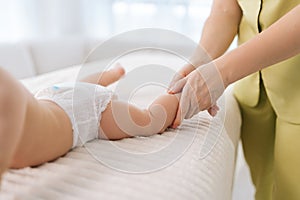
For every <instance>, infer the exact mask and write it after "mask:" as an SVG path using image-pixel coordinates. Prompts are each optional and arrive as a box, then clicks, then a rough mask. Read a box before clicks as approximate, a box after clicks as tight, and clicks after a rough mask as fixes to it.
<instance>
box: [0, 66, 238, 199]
mask: <svg viewBox="0 0 300 200" xmlns="http://www.w3.org/2000/svg"><path fill="white" fill-rule="evenodd" d="M77 72H78V67H72V68H68V69H64V70H60V71H57V72H53V73H49V74H46V75H42V76H39V77H35V78H32V79H27V80H24V81H23V83H24V84H25V85H26V86H27V87H28V88H30V90H31V91H32V92H35V91H36V90H37V89H38V88H41V87H44V86H46V85H50V84H52V83H56V82H61V81H72V80H73V79H74V78H72V77H75V76H76V73H77ZM153 93H155V92H153V91H152V90H151V91H148V92H147V94H149V95H150V94H153ZM148 100H149V97H148V96H147V95H144V96H142V97H140V99H139V100H138V101H140V102H143V101H145V102H146V101H148ZM221 111H222V113H221V114H220V115H222V114H223V115H224V114H225V112H226V117H225V128H222V127H223V123H222V121H217V123H215V124H214V125H213V126H212V127H210V130H211V131H210V136H208V137H206V136H207V131H208V129H209V125H210V122H211V119H212V118H211V117H210V116H208V114H207V113H206V112H201V113H200V114H199V115H197V116H196V117H194V118H193V119H191V120H186V121H185V122H184V123H183V125H182V126H181V127H180V128H179V129H178V130H173V129H170V130H168V131H166V132H165V133H164V134H161V135H154V136H152V137H148V138H144V137H138V138H130V139H123V140H120V141H114V142H109V141H97V140H96V141H92V142H90V143H88V144H87V147H88V150H93V151H94V152H101V153H102V154H101V155H103V156H106V158H105V160H106V162H111V163H112V164H116V165H117V166H123V167H124V168H125V169H126V168H128V169H130V167H132V168H134V167H135V166H134V164H133V163H130V160H126V159H125V158H122V157H121V155H117V154H115V153H113V152H111V151H112V150H111V148H110V147H111V144H113V145H116V146H117V147H119V148H121V149H125V150H127V151H129V152H130V151H132V152H133V153H146V154H147V152H148V153H149V152H150V153H151V152H153V151H157V150H158V149H160V148H163V147H166V146H168V145H169V144H171V143H172V141H174V139H175V138H176V137H179V138H180V140H182V141H192V143H191V144H190V146H189V147H188V148H187V149H185V150H186V151H182V152H181V154H180V155H179V156H178V159H176V160H174V162H172V163H167V164H165V165H164V166H162V168H161V169H159V170H154V171H153V172H147V173H138V174H132V173H126V172H121V171H119V170H115V169H112V168H111V167H109V166H107V165H106V164H107V163H101V162H99V161H98V160H97V159H95V158H94V157H93V156H92V155H91V154H90V153H89V152H88V151H87V149H86V148H84V147H82V148H76V149H74V150H72V151H71V152H69V153H68V154H66V155H65V156H64V157H61V158H59V159H57V160H55V161H53V162H49V163H46V164H43V165H42V166H39V167H35V168H30V167H28V168H25V169H20V170H9V171H8V172H7V173H6V174H5V175H4V177H3V182H2V188H1V191H0V199H1V200H9V199H22V200H23V199H32V200H35V199H36V200H38V199H55V200H57V199H63V200H68V199H74V200H75V199H109V200H115V199H116V200H117V199H125V200H126V199H128V200H129V199H130V200H134V199H136V200H140V199H147V200H148V199H149V200H150V199H151V200H152V199H155V200H160V199H161V200H166V199H172V200H181V199H182V200H183V199H184V200H187V199H188V200H199V199H203V200H219V199H220V200H226V199H231V191H232V182H233V174H234V166H235V153H236V144H237V141H238V137H239V127H240V116H239V112H238V107H237V104H236V102H235V101H234V99H233V97H232V95H231V91H230V90H228V91H226V106H225V107H222V108H221ZM220 130H221V132H220ZM204 143H205V144H204ZM203 144H204V145H203ZM206 147H213V148H212V150H211V151H209V150H207V149H205V148H206ZM53 148H55V147H53ZM180 148H181V147H178V149H180ZM208 152H209V153H208ZM176 153H178V152H176ZM203 153H206V154H207V155H206V156H204V155H203ZM109 155H111V156H109ZM167 156H168V154H164V153H161V154H159V153H158V155H157V156H156V157H155V160H152V158H149V160H147V157H146V156H145V157H144V160H143V164H146V165H145V166H155V164H157V163H160V162H161V163H164V160H165V159H167ZM154 162H155V163H154ZM150 171H151V170H150Z"/></svg>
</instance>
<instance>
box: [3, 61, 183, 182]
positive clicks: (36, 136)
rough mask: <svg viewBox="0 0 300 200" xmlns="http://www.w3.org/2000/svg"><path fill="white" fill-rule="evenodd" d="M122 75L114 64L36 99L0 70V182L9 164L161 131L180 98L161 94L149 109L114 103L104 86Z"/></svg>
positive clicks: (27, 162) (16, 165)
mask: <svg viewBox="0 0 300 200" xmlns="http://www.w3.org/2000/svg"><path fill="white" fill-rule="evenodd" d="M124 74H125V70H124V68H123V67H122V66H120V65H118V66H116V67H115V68H113V69H111V70H108V71H105V72H102V73H97V74H94V75H91V76H88V77H86V78H85V79H83V80H81V81H80V82H76V83H62V84H57V85H54V86H52V87H49V88H46V89H43V90H41V91H39V92H38V93H37V94H36V95H35V97H34V96H33V95H32V94H31V93H30V92H29V91H28V90H26V89H25V87H24V86H23V85H22V84H21V83H20V82H18V81H17V80H16V79H14V78H13V77H12V76H11V75H10V74H8V73H7V72H6V71H5V70H3V69H2V68H0V180H1V175H2V174H3V172H5V170H6V169H7V168H23V167H27V166H37V165H40V164H42V163H45V162H47V161H51V160H54V159H56V158H58V157H60V156H62V155H64V154H66V153H67V152H68V151H69V150H70V149H72V148H74V147H77V146H82V145H83V144H84V143H86V142H88V141H91V140H93V139H96V138H99V139H109V140H117V139H122V138H126V137H132V136H149V135H153V134H156V133H162V132H163V131H164V130H165V129H166V128H167V127H169V126H170V125H171V124H172V122H173V120H174V118H175V115H176V112H177V108H178V97H176V96H175V95H171V94H165V95H161V96H159V97H158V98H157V99H156V100H155V101H154V102H153V103H152V104H151V105H150V106H149V107H148V109H139V108H137V107H135V106H133V105H131V104H128V103H126V102H121V101H118V100H117V99H116V98H113V96H114V95H113V93H112V91H110V90H109V89H107V88H106V87H105V86H108V85H110V84H111V83H113V82H115V81H117V80H119V79H120V78H121V77H122V76H123V75H124Z"/></svg>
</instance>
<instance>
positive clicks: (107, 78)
mask: <svg viewBox="0 0 300 200" xmlns="http://www.w3.org/2000/svg"><path fill="white" fill-rule="evenodd" d="M124 74H125V70H124V68H123V67H122V66H121V65H120V64H119V63H117V64H116V66H115V67H114V68H113V69H110V70H108V71H104V72H99V73H95V74H92V75H90V76H88V77H86V78H84V79H81V80H80V81H82V82H87V83H93V84H99V85H102V86H108V85H110V84H112V83H114V82H116V81H118V80H119V79H120V78H121V77H122V76H123V75H124Z"/></svg>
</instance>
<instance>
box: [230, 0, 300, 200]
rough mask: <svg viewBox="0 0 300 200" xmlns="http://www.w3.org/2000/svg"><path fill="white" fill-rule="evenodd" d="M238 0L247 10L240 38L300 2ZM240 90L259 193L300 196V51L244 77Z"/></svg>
mask: <svg viewBox="0 0 300 200" xmlns="http://www.w3.org/2000/svg"><path fill="white" fill-rule="evenodd" d="M238 2H239V5H240V7H241V9H242V11H243V17H242V20H241V23H240V27H239V44H242V43H244V42H246V41H247V40H249V39H251V38H252V37H254V36H255V35H257V34H258V33H259V32H261V31H263V30H265V29H266V28H268V27H269V26H270V25H271V24H273V23H274V22H276V21H277V20H278V19H279V18H281V17H282V16H283V15H285V14H286V13H287V12H289V11H290V10H291V9H292V8H294V7H296V6H297V5H298V4H300V0H276V1H275V0H238ZM295 20H296V19H295ZM287 37H288V36H287ZM274 42H276V41H274ZM235 96H236V98H237V100H238V101H239V104H240V108H241V113H242V118H243V124H242V141H243V147H244V152H245V157H246V160H247V162H248V164H249V166H250V170H251V176H252V180H253V183H254V184H255V186H256V191H257V193H256V199H258V200H260V199H262V200H268V199H300V191H299V190H300V55H298V56H295V57H293V58H291V59H288V60H286V61H284V62H281V63H278V64H276V65H273V66H270V67H268V68H266V69H263V70H262V71H260V72H257V73H254V74H252V75H250V76H248V77H245V78H244V79H242V80H240V81H238V82H237V83H236V85H235Z"/></svg>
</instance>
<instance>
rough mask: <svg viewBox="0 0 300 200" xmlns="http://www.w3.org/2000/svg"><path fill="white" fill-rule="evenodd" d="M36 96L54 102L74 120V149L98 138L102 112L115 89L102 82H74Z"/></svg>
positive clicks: (50, 88) (56, 86)
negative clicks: (101, 84) (106, 86)
mask: <svg viewBox="0 0 300 200" xmlns="http://www.w3.org/2000/svg"><path fill="white" fill-rule="evenodd" d="M35 97H36V98H37V99H44V100H50V101H53V102H55V103H56V104H58V105H59V106H60V107H61V108H62V109H63V110H64V111H65V112H66V113H67V115H68V116H69V118H70V120H71V123H72V128H73V148H74V147H77V146H82V145H84V144H85V143H86V142H88V141H91V140H93V139H96V138H98V131H99V122H100V120H101V113H102V112H103V111H104V110H105V108H106V107H107V104H108V103H109V102H110V101H111V99H112V97H113V92H112V91H111V90H109V89H107V88H105V87H103V86H100V85H96V84H90V83H83V82H73V83H61V84H56V85H53V86H52V87H48V88H45V89H42V90H40V91H39V92H38V93H37V94H36V95H35Z"/></svg>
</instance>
